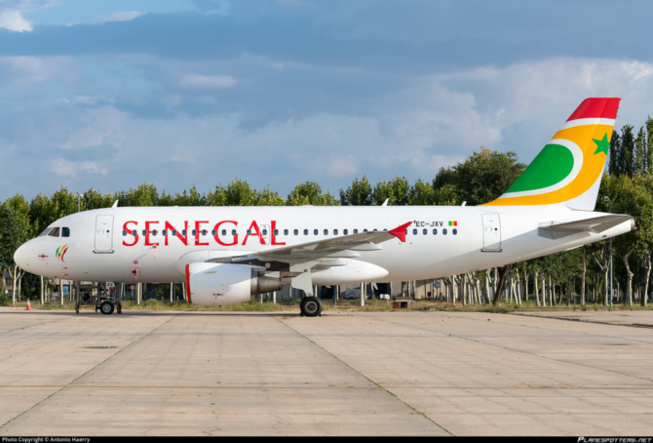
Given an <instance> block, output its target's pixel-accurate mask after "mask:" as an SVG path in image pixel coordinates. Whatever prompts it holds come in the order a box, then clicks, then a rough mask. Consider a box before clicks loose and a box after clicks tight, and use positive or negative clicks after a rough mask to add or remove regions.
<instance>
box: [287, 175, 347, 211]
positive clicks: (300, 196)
mask: <svg viewBox="0 0 653 443" xmlns="http://www.w3.org/2000/svg"><path fill="white" fill-rule="evenodd" d="M287 204H288V205H289V206H303V205H313V206H336V205H338V204H339V203H338V200H336V199H335V198H334V197H333V196H332V195H331V194H330V193H329V192H327V193H326V194H324V193H323V192H322V187H321V186H320V185H319V184H317V182H315V181H311V182H306V183H302V184H301V185H297V186H295V189H294V190H293V192H291V193H290V195H289V196H288V202H287Z"/></svg>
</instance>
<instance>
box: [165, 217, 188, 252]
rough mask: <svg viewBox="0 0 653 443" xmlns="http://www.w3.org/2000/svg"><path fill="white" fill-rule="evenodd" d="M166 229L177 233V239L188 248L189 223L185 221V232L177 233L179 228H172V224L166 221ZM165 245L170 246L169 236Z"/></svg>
mask: <svg viewBox="0 0 653 443" xmlns="http://www.w3.org/2000/svg"><path fill="white" fill-rule="evenodd" d="M165 228H166V230H169V231H176V233H177V235H175V237H177V238H178V239H179V240H181V242H182V243H183V244H184V245H186V246H188V221H184V230H183V231H177V228H175V227H174V226H172V225H171V224H170V222H168V221H166V227H165ZM170 234H172V232H170ZM165 245H166V246H168V236H167V235H166V242H165Z"/></svg>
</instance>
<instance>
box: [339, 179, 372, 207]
mask: <svg viewBox="0 0 653 443" xmlns="http://www.w3.org/2000/svg"><path fill="white" fill-rule="evenodd" d="M340 204H341V205H343V206H349V205H351V206H370V205H372V204H374V197H373V195H372V185H371V184H370V182H369V180H368V179H367V176H365V175H364V176H363V178H362V179H360V180H358V179H356V180H354V182H353V183H352V184H351V186H349V187H348V188H347V189H341V190H340Z"/></svg>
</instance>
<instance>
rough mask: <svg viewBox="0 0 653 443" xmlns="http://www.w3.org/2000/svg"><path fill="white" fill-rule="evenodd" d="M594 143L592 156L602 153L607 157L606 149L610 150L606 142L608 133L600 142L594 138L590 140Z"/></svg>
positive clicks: (608, 143)
mask: <svg viewBox="0 0 653 443" xmlns="http://www.w3.org/2000/svg"><path fill="white" fill-rule="evenodd" d="M592 141H593V142H594V143H596V151H595V152H594V155H596V154H598V153H599V152H603V153H604V154H605V155H608V149H609V148H610V142H609V141H608V133H607V132H606V133H605V135H604V136H603V138H602V139H601V140H597V139H595V138H593V139H592Z"/></svg>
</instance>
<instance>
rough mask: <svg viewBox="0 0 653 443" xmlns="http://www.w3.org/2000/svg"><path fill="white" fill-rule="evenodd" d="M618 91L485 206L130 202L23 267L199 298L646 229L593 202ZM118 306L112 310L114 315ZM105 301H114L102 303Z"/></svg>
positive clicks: (572, 120) (308, 294) (73, 219)
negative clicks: (174, 286) (168, 288)
mask: <svg viewBox="0 0 653 443" xmlns="http://www.w3.org/2000/svg"><path fill="white" fill-rule="evenodd" d="M619 102H620V99H619V98H588V99H586V100H584V101H583V102H582V103H581V104H580V105H579V106H578V108H577V109H576V110H575V111H574V112H573V113H572V114H571V116H570V117H569V119H567V121H566V123H565V124H564V126H563V127H562V129H560V130H559V131H558V132H556V133H555V135H554V136H553V138H552V139H551V141H550V142H549V143H548V144H546V145H545V146H544V148H543V149H542V150H541V151H540V153H539V154H538V155H537V156H536V158H535V159H534V160H533V161H532V163H531V164H530V165H529V166H528V167H527V168H526V169H525V171H524V172H523V173H522V174H521V175H520V176H519V177H518V179H517V180H516V182H515V183H514V184H513V185H512V186H511V187H510V188H509V189H508V190H507V191H506V192H505V193H504V194H503V195H501V196H500V197H499V198H497V199H496V200H493V201H491V202H488V203H486V204H482V205H479V206H464V205H463V206H387V205H383V206H329V207H314V206H299V207H278V206H264V207H118V206H117V203H118V202H116V203H115V204H114V205H113V207H111V208H103V209H95V210H90V211H85V212H79V213H75V214H71V215H68V216H65V217H63V218H60V219H59V220H57V221H55V222H54V223H52V224H51V225H50V226H48V228H46V229H45V230H44V231H43V232H42V233H41V235H40V236H38V237H37V238H34V239H32V240H29V241H28V242H26V243H25V244H23V245H21V246H20V247H19V248H18V250H17V251H16V252H15V255H14V260H15V262H16V264H17V265H18V266H20V267H21V268H22V269H24V270H26V271H28V272H31V273H34V274H39V275H43V276H45V277H49V278H54V279H58V278H62V279H67V280H75V281H120V282H145V283H158V282H166V283H168V282H173V283H185V284H186V285H185V291H186V298H187V300H188V302H189V303H193V304H197V305H228V304H234V303H239V302H244V301H248V300H250V298H251V297H252V296H254V295H256V294H261V293H267V292H272V291H276V290H279V289H281V288H282V287H283V286H284V285H291V286H292V287H293V288H296V289H300V290H302V291H303V293H304V295H303V297H302V299H301V302H300V311H301V315H304V316H308V317H316V316H319V315H321V313H322V304H321V301H320V300H319V298H317V297H316V296H315V295H314V292H313V287H314V286H315V285H326V286H329V285H339V284H349V283H360V282H370V283H374V282H391V281H410V280H419V279H427V278H438V277H443V276H448V275H455V274H460V273H465V272H469V271H476V270H483V269H489V268H492V267H499V266H505V265H507V264H511V263H516V262H520V261H524V260H529V259H532V258H536V257H541V256H544V255H548V254H552V253H555V252H559V251H565V250H569V249H573V248H576V247H580V246H582V245H587V244H590V243H593V242H597V241H601V240H604V239H607V238H611V237H614V236H617V235H620V234H624V233H627V232H629V231H631V230H633V229H635V221H634V220H633V218H632V217H631V216H629V215H622V214H610V213H601V212H594V208H595V204H596V199H597V195H598V192H599V186H600V183H601V178H602V174H603V169H604V167H605V162H606V158H607V154H608V148H609V145H610V138H611V136H612V132H613V127H614V122H615V119H616V117H617V111H618V108H619ZM112 311H113V308H111V312H112ZM103 312H104V311H103Z"/></svg>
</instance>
